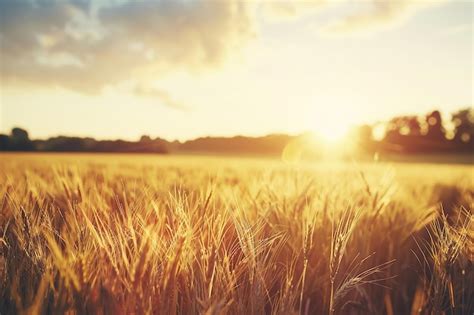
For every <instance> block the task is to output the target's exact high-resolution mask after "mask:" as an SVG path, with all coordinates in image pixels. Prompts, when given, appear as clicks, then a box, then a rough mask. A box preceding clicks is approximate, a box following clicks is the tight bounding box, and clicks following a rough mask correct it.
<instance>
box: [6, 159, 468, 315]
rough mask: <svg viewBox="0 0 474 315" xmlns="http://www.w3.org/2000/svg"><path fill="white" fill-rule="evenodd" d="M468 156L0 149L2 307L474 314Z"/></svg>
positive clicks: (15, 310) (12, 310)
mask: <svg viewBox="0 0 474 315" xmlns="http://www.w3.org/2000/svg"><path fill="white" fill-rule="evenodd" d="M473 171H474V168H473V167H472V166H457V165H435V164H391V163H376V162H373V163H356V162H345V163H342V162H321V163H310V162H301V163H292V164H288V163H283V162H281V161H279V160H277V159H273V160H272V159H264V158H223V157H204V156H202V157H198V156H155V155H87V154H76V155H74V154H59V155H53V154H51V155H47V154H38V155H35V154H3V155H1V156H0V209H1V211H0V313H1V314H2V315H3V314H64V313H67V314H84V313H90V314H150V313H153V314H473V312H474V267H473V263H474V243H473V240H474V232H473V230H474V216H473V212H472V209H473V206H474V178H473Z"/></svg>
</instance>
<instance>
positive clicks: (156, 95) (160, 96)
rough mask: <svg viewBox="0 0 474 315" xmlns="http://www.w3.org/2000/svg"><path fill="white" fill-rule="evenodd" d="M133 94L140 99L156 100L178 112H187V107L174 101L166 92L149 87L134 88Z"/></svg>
mask: <svg viewBox="0 0 474 315" xmlns="http://www.w3.org/2000/svg"><path fill="white" fill-rule="evenodd" d="M133 92H134V93H135V94H136V95H138V96H141V97H146V98H152V99H157V100H159V101H160V102H162V103H163V104H165V105H166V106H169V107H172V108H175V109H179V110H187V109H188V107H187V106H186V105H184V104H183V103H181V102H178V101H177V100H175V99H174V98H173V97H172V96H171V95H170V94H169V93H168V92H167V91H166V90H163V89H160V88H157V87H149V86H143V85H139V86H135V88H134V89H133Z"/></svg>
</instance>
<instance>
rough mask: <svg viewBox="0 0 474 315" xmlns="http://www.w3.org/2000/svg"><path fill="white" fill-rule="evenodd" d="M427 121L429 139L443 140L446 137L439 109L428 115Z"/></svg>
mask: <svg viewBox="0 0 474 315" xmlns="http://www.w3.org/2000/svg"><path fill="white" fill-rule="evenodd" d="M426 122H427V123H428V132H427V134H426V137H427V138H428V139H429V140H431V141H443V140H445V139H446V137H445V132H444V128H443V124H442V119H441V114H440V112H439V111H437V110H435V111H433V112H432V113H431V114H429V115H428V116H426Z"/></svg>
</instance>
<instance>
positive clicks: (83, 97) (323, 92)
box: [0, 0, 472, 141]
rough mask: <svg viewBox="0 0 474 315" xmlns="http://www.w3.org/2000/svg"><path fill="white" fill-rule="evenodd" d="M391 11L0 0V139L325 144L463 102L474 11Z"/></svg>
mask: <svg viewBox="0 0 474 315" xmlns="http://www.w3.org/2000/svg"><path fill="white" fill-rule="evenodd" d="M392 2H393V3H392ZM392 2H391V5H390V6H377V4H376V3H377V1H375V2H374V3H372V1H356V2H351V1H336V2H331V1H329V2H327V3H326V2H322V1H314V2H311V1H309V2H291V3H290V2H288V3H284V2H281V3H280V2H268V1H253V2H252V1H245V2H238V1H234V0H228V1H191V2H188V1H176V2H175V1H172V2H168V1H140V2H133V1H120V2H114V1H107V0H104V1H92V2H91V3H89V2H88V1H83V2H81V1H77V2H75V1H72V2H68V1H59V2H54V1H53V2H51V3H49V2H44V3H43V2H38V3H37V4H34V5H33V4H31V3H30V2H29V1H24V2H21V1H19V2H17V1H2V2H1V4H0V12H1V13H0V14H1V29H0V36H1V38H2V42H1V44H0V45H1V46H0V47H1V50H2V58H1V63H2V67H1V75H2V81H1V85H2V87H1V88H2V96H1V103H0V106H1V112H0V115H1V117H0V132H3V133H7V132H9V130H10V129H11V128H12V127H14V126H21V127H23V128H26V129H28V130H29V132H30V134H31V136H32V137H36V138H46V137H50V136H54V135H58V134H67V135H78V136H92V137H96V138H100V139H114V138H124V139H132V140H133V139H138V138H139V137H140V136H141V135H143V134H148V135H151V136H154V137H157V136H159V137H163V138H166V139H169V140H174V139H179V140H187V139H192V138H196V137H200V136H208V135H214V136H232V135H237V134H243V135H249V136H252V135H264V134H269V133H301V132H305V131H315V132H316V133H318V134H319V135H321V136H322V137H324V138H325V139H327V140H328V141H334V140H336V139H339V138H340V137H342V136H343V134H344V132H345V131H346V129H347V128H348V127H347V122H346V121H347V120H350V124H352V125H354V124H361V123H370V122H375V121H378V120H384V119H388V118H390V117H391V116H393V115H398V114H410V113H420V112H428V111H430V110H433V109H434V107H436V108H439V109H441V110H443V111H447V112H450V111H453V110H455V109H458V108H460V107H461V106H466V105H468V104H470V103H471V102H472V93H471V89H472V45H471V43H472V14H470V13H471V12H472V3H470V2H465V1H422V2H419V1H417V0H409V1H400V2H398V1H392ZM81 3H82V4H81ZM48 12H55V15H53V16H54V18H51V16H49V15H48V14H49V13H48ZM210 16H212V17H213V18H209V17H210ZM178 21H182V22H178ZM179 23H181V24H179ZM434 65H436V66H434ZM394 82H396V84H394ZM415 87H416V88H415ZM328 113H329V115H328ZM334 113H337V114H338V115H334ZM341 118H343V119H344V121H343V122H342V123H340V119H341ZM85 122H87V123H85Z"/></svg>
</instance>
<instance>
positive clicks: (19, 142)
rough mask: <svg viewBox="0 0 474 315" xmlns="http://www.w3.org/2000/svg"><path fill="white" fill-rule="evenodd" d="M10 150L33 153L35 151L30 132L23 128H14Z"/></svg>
mask: <svg viewBox="0 0 474 315" xmlns="http://www.w3.org/2000/svg"><path fill="white" fill-rule="evenodd" d="M9 149H10V150H13V151H31V150H33V149H34V145H33V142H31V140H30V138H29V136H28V132H27V131H26V130H24V129H21V128H13V129H12V131H11V135H10V145H9Z"/></svg>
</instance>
